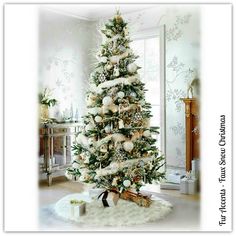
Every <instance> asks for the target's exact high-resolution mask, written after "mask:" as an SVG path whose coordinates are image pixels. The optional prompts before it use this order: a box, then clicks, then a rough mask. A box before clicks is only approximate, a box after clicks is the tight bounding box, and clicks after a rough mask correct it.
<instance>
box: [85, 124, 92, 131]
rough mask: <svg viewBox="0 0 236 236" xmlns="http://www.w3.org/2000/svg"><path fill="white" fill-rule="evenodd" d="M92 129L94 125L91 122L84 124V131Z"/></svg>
mask: <svg viewBox="0 0 236 236" xmlns="http://www.w3.org/2000/svg"><path fill="white" fill-rule="evenodd" d="M93 129H94V125H93V124H91V123H88V124H87V125H86V126H85V131H86V132H88V131H90V130H93Z"/></svg>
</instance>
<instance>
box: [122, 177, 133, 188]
mask: <svg viewBox="0 0 236 236" xmlns="http://www.w3.org/2000/svg"><path fill="white" fill-rule="evenodd" d="M123 185H124V186H125V187H126V188H128V187H129V186H130V185H131V181H130V180H128V179H126V180H124V181H123Z"/></svg>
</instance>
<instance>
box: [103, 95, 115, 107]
mask: <svg viewBox="0 0 236 236" xmlns="http://www.w3.org/2000/svg"><path fill="white" fill-rule="evenodd" d="M112 102H113V100H112V98H111V97H110V96H106V97H104V98H103V99H102V104H103V105H104V106H109V105H111V104H112Z"/></svg>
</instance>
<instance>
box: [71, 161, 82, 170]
mask: <svg viewBox="0 0 236 236" xmlns="http://www.w3.org/2000/svg"><path fill="white" fill-rule="evenodd" d="M72 167H73V168H75V169H78V168H79V167H80V165H79V164H78V163H77V162H74V163H73V164H72Z"/></svg>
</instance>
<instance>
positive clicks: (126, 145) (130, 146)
mask: <svg viewBox="0 0 236 236" xmlns="http://www.w3.org/2000/svg"><path fill="white" fill-rule="evenodd" d="M123 148H124V150H125V151H126V152H131V151H132V150H133V148H134V144H133V143H132V142H131V141H125V142H124V143H123Z"/></svg>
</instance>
